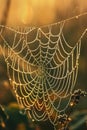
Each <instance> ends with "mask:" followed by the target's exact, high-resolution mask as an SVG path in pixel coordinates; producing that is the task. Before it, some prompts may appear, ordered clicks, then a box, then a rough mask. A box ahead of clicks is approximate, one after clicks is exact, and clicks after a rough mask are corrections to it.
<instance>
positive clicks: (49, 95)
mask: <svg viewBox="0 0 87 130" xmlns="http://www.w3.org/2000/svg"><path fill="white" fill-rule="evenodd" d="M64 24H65V21H62V22H59V23H56V24H52V25H48V26H46V27H40V28H35V27H34V28H26V29H21V31H20V29H18V30H14V29H12V28H9V27H4V26H3V25H0V27H1V29H2V30H3V29H4V28H5V33H6V35H5V36H4V35H3V33H2V31H1V33H0V38H1V39H2V43H1V44H2V46H3V47H2V48H3V55H4V58H5V61H6V63H7V72H8V76H9V81H10V83H11V84H12V86H13V91H14V93H15V95H16V98H17V101H18V103H19V106H22V107H23V108H24V109H25V110H26V112H27V114H28V116H29V118H32V119H33V120H36V121H46V120H48V119H49V120H50V122H51V123H52V124H53V125H55V126H56V125H57V123H58V117H59V115H60V114H61V113H65V111H66V109H67V107H68V105H69V103H70V98H71V96H72V91H73V89H74V86H75V83H76V79H77V74H78V64H79V63H78V60H79V56H80V48H81V39H82V38H83V36H84V34H85V33H86V31H87V30H85V31H84V32H83V34H82V35H81V37H80V38H79V40H78V42H77V43H76V44H75V45H74V46H71V45H70V43H68V42H67V41H66V39H65V37H64V34H63V28H64ZM55 29H56V31H55ZM64 100H66V103H65V104H64V103H63V102H64Z"/></svg>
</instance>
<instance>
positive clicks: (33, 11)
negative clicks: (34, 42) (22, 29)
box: [0, 0, 87, 25]
mask: <svg viewBox="0 0 87 130" xmlns="http://www.w3.org/2000/svg"><path fill="white" fill-rule="evenodd" d="M2 5H3V6H2ZM86 5H87V1H86V0H85V1H83V0H80V1H79V0H76V1H75V2H73V0H11V6H10V12H9V17H8V25H31V24H32V25H43V24H48V23H52V22H53V21H54V20H55V19H57V20H58V18H59V16H60V15H63V16H64V15H65V16H66V18H67V13H68V12H69V13H70V16H72V13H73V11H74V12H75V13H76V10H77V11H78V12H79V13H80V12H82V11H83V12H84V11H85V10H86V9H87V6H86ZM4 6H5V1H3V0H0V17H2V16H1V15H2V9H3V8H4ZM72 7H73V9H72ZM74 7H75V10H74ZM75 13H74V14H75ZM56 14H57V15H56ZM0 19H1V18H0Z"/></svg>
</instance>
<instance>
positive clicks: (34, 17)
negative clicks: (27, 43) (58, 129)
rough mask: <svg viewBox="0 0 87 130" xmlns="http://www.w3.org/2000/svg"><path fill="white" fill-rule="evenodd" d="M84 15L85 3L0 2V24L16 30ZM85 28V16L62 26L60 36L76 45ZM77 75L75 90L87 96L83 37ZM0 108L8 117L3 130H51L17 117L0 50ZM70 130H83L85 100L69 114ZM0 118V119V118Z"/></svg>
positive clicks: (85, 125) (70, 0)
mask: <svg viewBox="0 0 87 130" xmlns="http://www.w3.org/2000/svg"><path fill="white" fill-rule="evenodd" d="M84 12H87V0H62V1H61V0H0V24H3V25H6V26H11V27H14V28H15V27H16V26H20V27H21V26H22V27H29V26H42V25H47V24H50V23H54V22H57V21H61V20H64V19H67V18H70V17H73V16H75V15H78V14H81V13H84ZM86 28H87V15H84V16H82V17H80V18H78V19H74V20H70V21H68V22H66V24H65V27H64V35H65V37H66V39H67V41H68V42H69V43H71V44H72V43H73V42H74V43H76V41H77V40H78V38H79V37H80V36H81V34H82V32H83V31H84V30H85V29H86ZM79 62H80V65H79V74H78V79H77V83H76V86H75V89H79V88H80V89H82V90H85V91H86V92H87V33H86V34H85V36H84V37H83V39H82V47H81V56H80V61H79ZM0 104H1V105H3V106H4V108H5V111H6V112H7V114H8V115H9V119H8V120H7V121H6V128H5V127H3V128H2V127H1V128H0V130H1V129H5V130H53V126H52V125H51V124H50V123H49V122H44V123H42V122H40V123H34V122H32V121H31V120H28V119H27V117H26V115H24V114H22V113H20V111H19V108H18V105H17V102H16V99H15V97H14V95H13V93H12V91H11V85H10V84H9V81H8V76H7V68H6V63H5V61H4V58H3V55H2V53H1V50H0ZM71 116H72V119H73V120H72V122H71V123H70V126H69V129H70V130H87V97H85V98H82V99H81V100H80V102H79V104H78V105H77V106H76V107H75V108H74V111H73V112H72V115H71ZM0 117H1V116H0Z"/></svg>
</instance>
